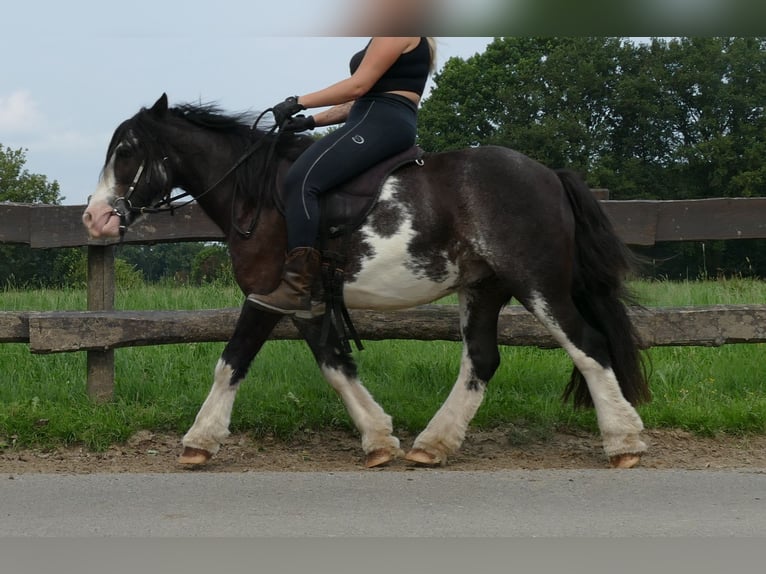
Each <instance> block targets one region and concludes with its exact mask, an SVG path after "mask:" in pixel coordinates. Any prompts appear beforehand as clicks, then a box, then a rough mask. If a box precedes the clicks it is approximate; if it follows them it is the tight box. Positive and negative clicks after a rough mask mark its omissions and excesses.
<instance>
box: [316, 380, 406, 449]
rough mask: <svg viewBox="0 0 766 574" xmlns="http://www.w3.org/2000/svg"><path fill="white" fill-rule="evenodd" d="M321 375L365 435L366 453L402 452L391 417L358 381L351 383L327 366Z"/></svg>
mask: <svg viewBox="0 0 766 574" xmlns="http://www.w3.org/2000/svg"><path fill="white" fill-rule="evenodd" d="M322 374H323V375H324V377H325V379H327V382H329V383H330V385H331V386H332V388H333V389H335V392H336V393H338V396H340V398H341V400H342V401H343V404H344V405H345V406H346V410H347V411H348V414H349V416H350V417H351V420H352V421H354V425H356V428H357V429H358V430H359V433H360V434H361V435H362V449H363V450H364V452H365V453H370V452H372V451H374V450H376V449H379V448H391V449H393V450H398V449H399V439H398V438H396V437H395V436H392V434H391V433H393V429H394V427H393V423H392V421H391V417H390V416H389V415H388V414H386V412H385V411H384V410H383V409H382V408H381V406H380V405H379V404H378V403H377V402H375V399H374V398H372V395H371V394H370V392H369V391H368V390H367V389H366V388H365V387H364V386H363V385H362V383H361V382H359V380H358V379H349V378H348V377H347V376H346V375H344V374H343V372H342V371H340V370H338V369H334V368H332V367H328V366H325V365H323V366H322Z"/></svg>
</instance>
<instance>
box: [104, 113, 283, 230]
mask: <svg viewBox="0 0 766 574" xmlns="http://www.w3.org/2000/svg"><path fill="white" fill-rule="evenodd" d="M270 111H272V108H268V109H266V110H264V111H263V112H261V114H260V115H259V116H258V118H257V119H256V120H255V122H254V123H253V125H252V127H251V128H250V131H251V133H256V127H257V126H258V123H259V122H260V121H261V118H263V116H264V115H266V114H267V113H268V112H270ZM280 128H281V126H279V125H276V124H274V126H272V127H271V129H270V130H269V131H267V132H264V133H263V134H262V135H261V137H259V138H258V139H257V140H255V141H254V142H253V143H252V144H250V146H249V147H248V148H247V149H246V150H245V151H244V153H243V154H242V155H241V156H240V157H239V159H237V161H235V162H234V164H233V165H232V166H231V167H230V168H229V169H228V170H226V172H224V174H223V175H222V176H221V177H219V178H218V179H217V180H216V181H215V182H214V183H213V184H212V185H210V186H208V187H207V189H205V190H204V191H203V192H202V193H200V194H198V195H197V196H195V197H192V198H191V199H189V200H187V201H186V202H184V203H181V204H180V205H179V204H178V203H176V202H177V201H178V200H180V199H183V198H185V197H190V196H191V193H189V192H188V191H184V192H182V193H179V194H178V195H175V196H173V195H172V189H169V190H168V191H167V192H166V193H165V194H164V195H163V197H162V198H161V199H160V200H159V201H157V202H156V203H155V204H153V205H151V206H144V207H134V206H133V203H132V202H131V199H132V197H133V194H134V193H135V191H136V188H137V187H138V184H139V183H140V182H141V177H142V176H143V174H144V171H145V169H146V160H144V161H142V162H141V163H140V164H139V166H138V168H137V169H136V174H135V176H134V177H133V181H132V182H131V184H130V186H128V191H127V192H126V193H125V195H122V196H120V197H117V198H116V199H115V200H114V204H113V205H112V214H114V215H116V216H117V217H119V218H120V226H119V231H120V241H122V240H123V238H124V236H125V232H126V231H127V230H128V226H129V225H130V223H131V219H130V216H131V215H133V216H138V215H144V214H147V213H164V212H170V214H171V215H174V213H175V210H176V209H180V208H183V207H186V206H187V205H190V204H192V203H194V202H195V201H197V200H199V199H200V198H202V197H203V196H205V195H207V194H208V193H210V192H211V191H213V190H214V189H216V188H217V187H218V186H219V185H221V184H222V183H223V182H224V181H225V180H226V179H227V178H228V177H229V176H230V175H231V174H233V173H234V172H235V171H237V169H239V167H240V166H241V165H242V164H243V163H245V162H246V161H247V160H248V159H249V158H250V156H252V155H253V154H254V153H255V152H256V151H257V150H258V149H259V148H260V147H261V145H262V144H263V142H264V141H265V140H266V139H267V138H268V137H269V136H270V135H272V134H274V133H275V132H277V131H278V130H279V129H280ZM276 142H277V138H274V139H273V140H272V144H271V146H270V147H269V155H268V158H267V160H266V164H267V165H268V164H269V163H270V162H271V159H272V156H273V153H274V148H275V147H276ZM167 159H168V156H165V157H163V158H162V161H163V163H164V162H166V161H167ZM236 198H237V188H236V186H235V188H234V193H233V194H232V203H231V215H232V217H231V223H232V225H233V227H234V229H235V230H236V231H237V233H239V234H240V235H242V236H243V237H245V238H248V237H250V236H251V235H252V234H253V230H254V229H255V226H256V225H257V224H258V219H259V218H260V213H261V203H262V202H258V210H257V212H256V214H255V216H254V217H253V219H252V221H251V222H250V224H249V225H248V227H247V229H242V228H240V226H239V225H238V224H237V222H236V219H235V217H234V215H235V213H234V211H235V203H236Z"/></svg>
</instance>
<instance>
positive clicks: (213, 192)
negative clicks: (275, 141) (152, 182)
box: [179, 135, 271, 237]
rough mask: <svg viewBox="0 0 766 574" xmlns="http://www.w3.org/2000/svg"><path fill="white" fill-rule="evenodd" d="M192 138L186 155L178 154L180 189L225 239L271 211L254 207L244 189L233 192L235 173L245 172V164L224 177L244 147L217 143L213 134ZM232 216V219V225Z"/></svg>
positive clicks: (240, 156) (238, 158) (237, 159)
mask: <svg viewBox="0 0 766 574" xmlns="http://www.w3.org/2000/svg"><path fill="white" fill-rule="evenodd" d="M194 139H195V140H197V141H195V142H194V145H192V146H190V149H189V150H187V151H186V153H182V154H179V155H180V156H181V164H182V165H181V168H180V170H179V173H180V174H182V175H181V179H182V180H183V184H182V185H181V186H180V187H181V188H182V189H184V191H186V192H187V193H189V194H190V195H191V196H192V197H194V198H195V199H196V200H197V203H198V204H199V206H200V208H202V210H203V211H204V212H205V213H206V215H207V216H208V217H209V218H210V219H211V220H212V221H213V222H214V223H215V224H216V225H218V227H220V228H221V230H222V231H223V232H224V234H225V235H226V236H227V237H229V236H230V235H231V234H232V230H233V229H234V228H235V227H236V228H239V229H245V230H246V229H248V228H249V226H250V222H251V221H252V220H253V218H254V217H258V218H259V219H260V215H261V213H262V212H263V210H264V209H265V210H269V209H271V208H268V207H266V206H263V205H262V206H258V205H254V204H253V203H254V202H253V200H252V198H250V197H247V194H246V190H243V189H237V185H236V182H237V177H238V174H239V172H238V170H242V169H246V165H242V166H240V167H238V168H236V169H235V170H234V171H233V172H232V173H230V174H229V175H228V176H226V177H224V176H225V174H227V172H228V171H229V170H231V169H232V168H233V167H234V166H235V165H236V164H237V162H238V161H239V160H240V159H241V158H242V156H243V154H244V153H245V151H246V149H247V146H243V147H242V149H239V146H231V145H230V143H229V142H221V141H219V139H218V138H217V137H215V136H214V135H208V136H207V137H204V136H202V137H197V138H194ZM256 153H259V154H266V153H268V149H267V147H264V149H261V150H258V151H257V152H256ZM200 158H203V159H202V160H200ZM253 159H255V158H253ZM222 178H223V179H222ZM267 184H268V182H267ZM269 187H271V184H269ZM269 203H271V202H269ZM232 217H234V218H236V221H235V222H234V223H233V222H232Z"/></svg>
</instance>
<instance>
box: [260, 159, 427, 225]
mask: <svg viewBox="0 0 766 574" xmlns="http://www.w3.org/2000/svg"><path fill="white" fill-rule="evenodd" d="M424 154H425V152H424V151H423V150H422V149H421V148H420V147H418V146H412V147H411V148H409V149H406V150H404V151H403V152H401V153H398V154H396V155H393V156H391V157H389V158H387V159H384V160H383V161H382V162H380V163H379V164H376V165H374V166H372V167H371V168H370V169H368V170H367V171H365V172H363V173H361V174H359V175H358V176H356V177H354V178H353V179H351V180H349V181H347V182H346V183H343V184H341V185H340V186H338V187H336V188H335V189H333V190H330V191H328V192H326V193H324V194H322V195H321V196H320V197H319V206H320V210H321V219H320V224H319V229H320V237H323V238H329V239H333V238H336V237H341V236H344V235H347V234H350V233H352V232H354V231H356V230H357V229H359V227H361V225H362V224H363V223H364V221H365V220H366V219H367V216H368V215H370V212H371V211H372V210H373V208H374V207H375V204H376V203H377V202H378V199H379V198H380V192H381V191H382V189H383V183H384V182H385V181H386V179H387V178H388V176H389V175H391V174H393V173H394V172H395V171H396V170H397V169H399V168H401V167H403V166H405V165H407V164H409V163H413V162H419V161H421V160H422V157H423V155H424ZM275 202H276V206H277V209H278V210H279V212H280V213H282V215H284V213H285V207H284V206H285V198H284V188H283V186H281V185H280V186H278V189H277V192H276V197H275Z"/></svg>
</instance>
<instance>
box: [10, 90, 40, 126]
mask: <svg viewBox="0 0 766 574" xmlns="http://www.w3.org/2000/svg"><path fill="white" fill-rule="evenodd" d="M43 124H44V121H43V114H42V113H41V112H40V110H39V109H38V107H37V102H35V101H34V99H32V94H30V93H29V92H28V91H27V90H16V91H14V92H11V93H10V95H3V94H0V133H2V134H8V133H12V134H24V133H32V132H37V131H39V130H40V128H41V127H42V126H43Z"/></svg>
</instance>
